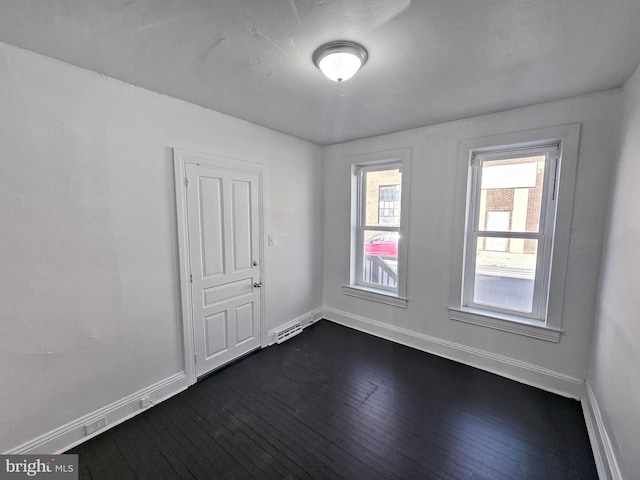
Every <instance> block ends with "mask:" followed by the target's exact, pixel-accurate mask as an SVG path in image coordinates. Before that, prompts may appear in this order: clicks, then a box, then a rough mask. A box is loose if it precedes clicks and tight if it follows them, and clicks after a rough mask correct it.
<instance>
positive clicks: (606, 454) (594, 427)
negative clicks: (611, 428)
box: [582, 380, 623, 480]
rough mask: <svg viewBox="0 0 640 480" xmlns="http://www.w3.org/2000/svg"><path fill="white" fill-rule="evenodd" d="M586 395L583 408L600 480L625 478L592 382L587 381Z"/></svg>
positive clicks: (621, 479)
mask: <svg viewBox="0 0 640 480" xmlns="http://www.w3.org/2000/svg"><path fill="white" fill-rule="evenodd" d="M586 393H587V394H586V395H585V396H584V397H583V398H582V410H583V412H584V419H585V422H586V424H587V431H588V432H589V440H590V441H591V449H592V450H593V458H594V459H595V462H596V468H597V469H598V476H599V477H600V480H623V478H622V473H621V472H620V467H619V466H618V461H617V459H616V455H615V453H614V451H613V446H612V445H611V439H610V438H609V434H608V433H607V429H606V428H605V426H604V421H603V420H602V414H601V413H600V406H599V405H598V400H597V398H596V395H595V393H594V392H593V389H592V388H591V384H590V383H589V381H588V380H587V382H586Z"/></svg>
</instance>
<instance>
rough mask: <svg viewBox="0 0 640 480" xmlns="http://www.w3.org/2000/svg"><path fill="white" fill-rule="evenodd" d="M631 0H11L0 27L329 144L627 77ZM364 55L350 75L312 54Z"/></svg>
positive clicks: (16, 41)
mask: <svg viewBox="0 0 640 480" xmlns="http://www.w3.org/2000/svg"><path fill="white" fill-rule="evenodd" d="M639 25H640V1H638V0H606V1H605V0H473V1H471V0H469V1H463V0H350V1H347V0H46V1H42V0H2V2H1V4H0V41H3V42H6V43H9V44H12V45H15V46H18V47H22V48H25V49H28V50H32V51H34V52H38V53H41V54H44V55H47V56H50V57H54V58H57V59H60V60H63V61H66V62H69V63H71V64H74V65H77V66H80V67H84V68H87V69H90V70H93V71H96V72H99V73H102V74H105V75H108V76H110V77H114V78H118V79H121V80H124V81H126V82H130V83H133V84H135V85H139V86H142V87H146V88H148V89H151V90H154V91H156V92H160V93H164V94H167V95H171V96H173V97H177V98H180V99H183V100H187V101H189V102H192V103H195V104H198V105H203V106H205V107H209V108H212V109H213V110H217V111H219V112H223V113H227V114H229V115H233V116H235V117H239V118H242V119H245V120H249V121H251V122H254V123H258V124H260V125H265V126H267V127H270V128H272V129H275V130H279V131H281V132H285V133H288V134H291V135H295V136H297V137H300V138H303V139H306V140H310V141H312V142H315V143H318V144H321V145H326V144H331V143H337V142H342V141H345V140H351V139H356V138H362V137H368V136H372V135H378V134H382V133H388V132H393V131H398V130H405V129H408V128H413V127H419V126H424V125H431V124H435V123H441V122H444V121H448V120H455V119H459V118H465V117H470V116H474V115H480V114H485V113H491V112H496V111H501V110H506V109H510V108H514V107H519V106H525V105H532V104H536V103H541V102H547V101H551V100H556V99H559V98H566V97H570V96H574V95H580V94H585V93H591V92H595V91H601V90H606V89H610V88H615V87H619V86H621V85H622V84H623V83H624V81H625V80H626V79H627V78H628V77H629V76H630V75H631V74H632V73H633V71H634V69H635V68H636V67H637V66H638V64H639V63H640V28H639ZM331 40H352V41H357V42H359V43H361V44H363V45H364V46H365V47H366V48H367V50H368V52H369V60H368V62H367V64H366V65H365V66H364V67H363V69H362V70H361V71H360V72H359V73H358V74H357V75H356V76H355V77H354V78H353V79H351V80H349V81H348V82H345V83H335V82H331V81H329V80H327V79H326V78H324V77H323V75H322V74H321V73H320V71H319V70H318V69H317V68H316V67H315V66H314V65H313V63H312V61H311V55H312V53H313V51H314V50H315V49H316V48H317V47H318V46H319V45H321V44H323V43H325V42H328V41H331Z"/></svg>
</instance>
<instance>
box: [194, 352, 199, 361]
mask: <svg viewBox="0 0 640 480" xmlns="http://www.w3.org/2000/svg"><path fill="white" fill-rule="evenodd" d="M193 361H194V362H195V363H198V354H197V353H194V354H193Z"/></svg>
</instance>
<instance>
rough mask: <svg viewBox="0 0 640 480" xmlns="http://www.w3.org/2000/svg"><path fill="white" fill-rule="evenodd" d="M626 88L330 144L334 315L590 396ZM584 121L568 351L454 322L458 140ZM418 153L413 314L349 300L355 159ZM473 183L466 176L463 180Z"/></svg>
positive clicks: (328, 289) (328, 296)
mask: <svg viewBox="0 0 640 480" xmlns="http://www.w3.org/2000/svg"><path fill="white" fill-rule="evenodd" d="M619 96H620V92H619V91H610V92H604V93H599V94H593V95H589V96H582V97H577V98H572V99H567V100H563V101H558V102H553V103H547V104H542V105H538V106H532V107H528V108H522V109H517V110H512V111H507V112H502V113H497V114H493V115H487V116H482V117H475V118H469V119H465V120H462V121H456V122H450V123H445V124H441V125H436V126H431V127H425V128H419V129H415V130H409V131H403V132H398V133H394V134H389V135H384V136H379V137H374V138H369V139H364V140H359V141H354V142H350V143H345V144H339V145H334V146H330V147H326V148H325V182H324V185H325V193H324V208H325V237H324V280H323V282H324V294H323V304H324V306H325V307H327V311H328V312H329V313H328V317H329V318H332V317H333V318H335V319H336V320H337V321H339V322H341V323H345V324H348V325H351V326H355V327H356V328H360V329H362V330H365V331H369V332H371V333H375V334H377V335H381V336H385V337H387V338H390V339H393V340H396V341H400V342H404V343H407V344H410V345H413V346H416V347H418V348H423V349H425V350H428V351H433V352H435V353H438V354H441V355H444V356H449V357H452V358H455V359H457V360H460V361H465V362H467V363H471V364H474V365H478V366H480V367H482V368H485V369H488V370H493V371H497V372H500V373H502V374H504V375H507V376H511V377H514V378H519V379H521V380H524V381H527V382H529V383H531V384H536V385H540V386H543V387H545V388H548V389H550V390H555V391H559V392H562V393H565V394H568V395H571V396H581V395H582V394H583V392H584V379H585V376H586V366H587V361H588V356H589V348H590V344H591V334H592V324H593V319H594V313H593V312H594V308H595V295H596V291H597V283H598V273H599V265H600V263H599V262H600V254H601V248H602V242H603V227H604V223H605V218H606V213H607V205H608V198H609V193H610V192H609V190H610V184H611V177H612V171H613V170H614V167H615V155H614V144H615V132H616V125H615V119H616V118H617V114H618V107H619ZM570 123H581V124H582V131H581V139H580V153H579V160H578V172H577V180H576V181H577V185H576V193H575V208H574V215H573V222H572V225H571V232H572V233H571V240H570V254H569V260H568V271H567V281H566V292H565V309H564V315H563V318H562V329H563V332H564V333H563V334H562V336H561V339H560V342H559V343H552V342H547V341H543V340H539V339H534V338H529V337H524V336H521V335H517V334H513V333H507V332H503V331H498V330H493V329H490V328H486V327H481V326H476V325H470V324H465V323H461V322H456V321H452V320H450V319H449V317H448V311H447V307H448V306H449V299H450V280H451V265H452V261H453V258H454V256H456V255H460V254H461V252H458V251H453V249H452V240H453V238H452V235H453V228H454V224H453V219H454V204H455V200H456V198H455V192H456V190H457V187H458V186H457V183H456V182H457V181H458V180H460V179H457V178H456V169H457V165H456V163H457V158H458V157H457V148H458V143H459V141H460V140H463V139H471V138H477V137H483V136H490V135H497V134H502V133H508V132H517V131H523V130H530V129H537V128H544V127H550V126H556V125H563V124H570ZM403 147H411V149H412V152H413V155H412V165H411V176H412V178H411V198H410V199H409V202H410V206H409V208H410V221H409V236H408V241H407V244H408V255H409V268H408V279H407V285H408V286H407V288H408V297H409V303H408V308H407V309H402V308H397V307H392V306H387V305H383V304H380V303H375V302H372V301H367V300H362V299H358V298H354V297H349V296H345V295H344V294H343V293H342V291H341V288H340V287H341V285H343V284H345V283H347V282H348V279H349V228H350V220H349V209H348V208H345V205H348V204H349V201H350V200H349V195H350V193H349V185H350V184H349V182H350V180H349V178H348V169H347V167H346V162H347V156H348V155H353V154H363V153H370V152H380V151H385V150H393V149H399V148H403ZM462 181H463V182H464V181H466V179H462Z"/></svg>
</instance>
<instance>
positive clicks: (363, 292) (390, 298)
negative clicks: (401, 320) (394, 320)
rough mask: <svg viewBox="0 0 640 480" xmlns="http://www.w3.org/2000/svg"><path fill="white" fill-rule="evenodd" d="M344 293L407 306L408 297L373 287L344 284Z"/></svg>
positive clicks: (402, 306) (395, 305)
mask: <svg viewBox="0 0 640 480" xmlns="http://www.w3.org/2000/svg"><path fill="white" fill-rule="evenodd" d="M342 293H344V294H345V295H349V296H350V297H356V298H364V299H365V300H371V301H372V302H378V303H384V304H386V305H391V306H394V307H400V308H407V301H408V299H407V298H405V297H400V296H398V295H396V294H395V293H392V292H385V291H381V290H374V289H373V288H366V287H362V286H360V285H343V286H342Z"/></svg>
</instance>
